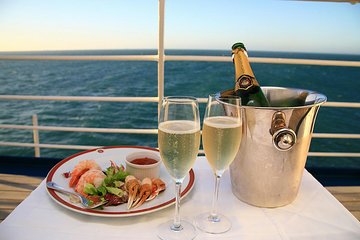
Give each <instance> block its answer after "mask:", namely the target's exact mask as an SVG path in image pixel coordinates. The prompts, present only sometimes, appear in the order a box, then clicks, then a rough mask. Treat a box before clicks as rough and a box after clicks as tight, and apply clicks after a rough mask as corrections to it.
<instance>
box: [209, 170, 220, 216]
mask: <svg viewBox="0 0 360 240" xmlns="http://www.w3.org/2000/svg"><path fill="white" fill-rule="evenodd" d="M220 178H221V176H218V175H215V191H214V196H213V200H212V207H211V212H210V216H209V220H210V221H212V222H219V221H220V219H219V216H218V209H217V207H218V206H217V205H218V204H217V203H218V199H219V186H220Z"/></svg>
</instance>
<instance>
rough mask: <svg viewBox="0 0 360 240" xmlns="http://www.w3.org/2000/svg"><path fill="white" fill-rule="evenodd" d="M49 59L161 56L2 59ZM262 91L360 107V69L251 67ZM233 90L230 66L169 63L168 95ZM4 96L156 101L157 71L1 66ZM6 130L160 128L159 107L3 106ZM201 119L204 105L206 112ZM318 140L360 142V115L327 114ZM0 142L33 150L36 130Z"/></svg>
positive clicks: (78, 140) (320, 146) (126, 66)
mask: <svg viewBox="0 0 360 240" xmlns="http://www.w3.org/2000/svg"><path fill="white" fill-rule="evenodd" d="M0 54H2V55H8V54H14V55H16V54H21V55H24V54H28V55H37V54H49V55H53V54H56V55H131V54H156V50H96V51H53V52H25V53H24V52H23V53H0ZM166 54H167V55H209V56H230V51H222V50H169V51H166ZM249 55H250V56H251V57H281V58H305V59H329V60H351V61H360V55H341V54H318V53H289V52H256V51H250V52H249ZM252 67H253V70H254V72H255V75H256V77H257V79H258V81H259V82H260V84H261V85H262V86H280V87H293V88H302V89H309V90H315V91H318V92H321V93H323V94H325V95H326V96H327V97H328V101H341V102H360V95H359V91H360V68H359V67H332V66H311V65H286V64H262V63H252ZM233 84H234V68H233V64H232V63H231V62H226V63H222V62H220V63H219V62H182V61H176V62H175V61H174V62H173V61H171V62H166V63H165V95H188V96H195V97H202V98H206V97H207V96H208V94H209V93H214V92H218V91H220V90H225V89H230V88H232V87H233ZM0 95H46V96H47V95H55V96H113V97H118V96H131V97H154V96H156V95H157V63H156V62H143V61H25V60H18V61H8V60H6V61H5V60H0ZM0 109H1V111H0V124H26V125H31V124H32V120H31V119H32V115H34V114H37V116H38V119H39V125H44V126H53V125H54V126H55V125H56V126H67V127H98V128H157V104H156V103H116V102H68V101H19V100H0ZM200 111H201V115H203V113H204V104H201V108H200ZM314 132H316V133H356V134H360V109H358V108H332V107H321V108H320V111H319V114H318V117H317V121H316V125H315V130H314ZM0 141H9V142H16V141H18V142H25V143H32V142H33V135H32V131H31V130H14V129H0ZM40 142H41V143H44V144H51V143H52V144H74V145H91V146H113V145H141V146H150V147H157V135H151V134H110V133H76V132H53V131H40ZM310 151H313V152H321V151H323V152H360V140H356V139H313V140H312V143H311V147H310ZM76 152H79V150H61V149H47V148H42V149H41V156H43V157H51V158H52V157H53V158H65V157H67V156H69V155H71V154H74V153H76ZM0 155H10V156H34V149H33V148H31V147H30V148H27V147H8V146H0ZM307 166H318V167H336V168H342V167H344V168H348V167H352V168H354V167H357V168H360V159H359V158H334V157H309V158H308V161H307Z"/></svg>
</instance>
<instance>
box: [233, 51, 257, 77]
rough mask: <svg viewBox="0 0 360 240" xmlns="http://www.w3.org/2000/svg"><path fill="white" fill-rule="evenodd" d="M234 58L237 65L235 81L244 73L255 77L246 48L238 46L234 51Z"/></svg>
mask: <svg viewBox="0 0 360 240" xmlns="http://www.w3.org/2000/svg"><path fill="white" fill-rule="evenodd" d="M232 59H233V63H234V66H235V82H237V81H238V80H239V78H240V77H241V76H243V75H247V76H249V77H251V78H255V75H254V73H253V71H252V69H251V66H250V63H249V60H248V57H247V53H246V51H245V50H244V49H240V48H236V49H234V50H233V51H232Z"/></svg>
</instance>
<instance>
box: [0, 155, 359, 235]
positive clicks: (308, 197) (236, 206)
mask: <svg viewBox="0 0 360 240" xmlns="http://www.w3.org/2000/svg"><path fill="white" fill-rule="evenodd" d="M194 171H195V186H194V188H193V189H192V191H191V193H190V194H189V195H187V196H186V198H184V199H183V200H182V205H181V216H182V218H183V219H186V220H188V221H193V218H194V216H196V215H197V214H200V213H202V212H205V211H208V210H209V208H210V205H211V199H212V193H213V187H214V186H213V185H214V177H213V174H212V172H211V169H210V167H209V166H208V164H207V162H206V159H205V157H198V159H197V161H196V163H195V165H194ZM169 190H172V189H169ZM219 207H220V210H221V212H222V213H224V214H225V215H227V216H228V217H229V218H230V219H231V221H232V223H233V226H232V229H231V230H230V231H229V232H227V233H224V234H221V235H211V234H207V233H203V232H200V231H199V232H198V235H197V237H196V238H195V239H196V240H198V239H243V240H246V239H252V240H257V239H342V240H346V239H360V223H359V222H358V221H357V220H356V219H355V217H353V216H352V215H351V213H350V212H349V211H348V210H346V209H345V208H344V207H343V206H342V205H341V204H340V203H339V202H338V201H337V200H336V199H335V198H334V197H333V196H332V195H331V194H330V193H329V192H328V191H327V190H326V189H325V188H324V187H323V186H322V185H321V184H320V183H319V182H318V181H316V179H315V178H313V177H312V176H311V175H310V174H309V173H308V172H307V171H306V170H305V171H304V175H303V178H302V182H301V186H300V190H299V194H298V196H297V198H296V199H295V201H294V202H293V203H291V204H289V205H287V206H285V207H280V208H275V209H267V208H257V207H253V206H250V205H248V204H246V203H243V202H241V201H240V200H238V199H237V198H236V197H235V196H234V195H233V194H232V192H231V183H230V177H229V174H228V172H226V173H225V174H224V176H223V179H222V182H221V186H220V199H219ZM173 211H174V208H173V206H171V207H169V208H166V209H163V210H161V211H158V212H154V213H150V214H147V215H142V216H136V217H128V218H103V217H94V216H88V215H82V214H79V213H75V212H72V211H70V210H67V209H65V208H63V207H61V206H59V205H58V204H57V203H55V202H54V201H53V200H52V199H51V198H50V197H49V196H48V194H47V192H46V190H45V182H44V181H43V182H42V183H41V184H40V185H39V186H38V187H37V188H36V189H35V190H34V191H33V192H32V193H31V194H30V196H29V197H28V198H26V199H25V200H24V201H23V202H22V203H21V204H20V205H19V206H18V207H17V208H16V209H15V210H14V211H13V212H12V213H11V214H10V215H9V216H8V217H7V218H6V219H5V220H4V221H3V222H2V223H1V224H0V239H2V240H6V239H19V240H21V239H61V240H63V239H77V240H80V239H86V240H89V239H106V240H109V239H158V238H157V236H156V227H157V226H158V224H160V223H162V222H164V221H166V220H168V219H169V218H171V217H172V216H173Z"/></svg>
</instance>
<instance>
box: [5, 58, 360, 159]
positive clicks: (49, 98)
mask: <svg viewBox="0 0 360 240" xmlns="http://www.w3.org/2000/svg"><path fill="white" fill-rule="evenodd" d="M0 60H33V61H38V60H54V61H55V60H56V61H61V60H64V61H157V62H158V63H160V57H159V55H148V56H143V55H128V56H125V55H120V56H48V55H46V56H44V55H37V56H27V55H25V56H20V55H16V56H14V55H7V56H5V55H3V56H0ZM162 61H164V62H165V61H205V62H231V61H232V60H231V57H224V56H165V55H163V58H162ZM250 61H251V62H254V63H255V62H256V63H270V64H298V65H321V66H346V67H360V62H358V61H337V60H316V59H288V58H251V57H250ZM159 68H161V67H159ZM161 74H162V76H160V75H161ZM163 74H164V72H163V71H162V70H161V69H160V70H159V71H158V89H161V91H158V93H159V94H158V96H155V97H125V96H124V97H106V96H38V95H36V96H35V95H0V100H3V101H6V100H7V101H11V100H20V101H21V100H23V101H25V100H34V101H35V100H38V101H75V102H76V101H83V102H94V101H95V102H146V103H160V100H161V98H162V96H163V89H164V76H163ZM198 100H199V102H200V103H206V101H207V99H206V98H198ZM323 106H324V107H341V108H360V103H359V102H326V103H325V104H324V105H323ZM32 118H33V119H32V125H16V124H0V128H3V129H17V130H30V131H32V132H33V139H34V141H33V142H31V143H23V142H7V141H0V146H12V147H32V148H34V152H35V157H40V149H41V148H57V149H75V150H87V149H92V148H99V147H102V146H89V145H63V144H46V143H40V139H39V131H67V132H91V133H118V134H157V129H156V128H153V129H141V128H137V129H128V128H84V127H62V126H42V125H38V120H37V118H38V117H37V115H33V117H32ZM313 137H314V138H338V139H360V134H345V133H314V134H313ZM200 153H203V151H202V150H201V151H200ZM308 156H316V157H360V153H358V152H309V153H308Z"/></svg>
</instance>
